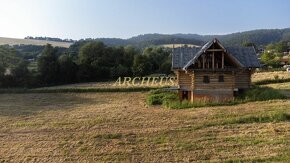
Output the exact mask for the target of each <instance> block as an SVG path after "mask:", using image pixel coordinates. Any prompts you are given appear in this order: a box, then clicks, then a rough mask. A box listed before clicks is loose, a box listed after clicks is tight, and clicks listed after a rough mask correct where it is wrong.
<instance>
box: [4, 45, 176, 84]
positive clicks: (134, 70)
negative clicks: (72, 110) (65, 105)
mask: <svg viewBox="0 0 290 163" xmlns="http://www.w3.org/2000/svg"><path fill="white" fill-rule="evenodd" d="M31 64H32V63H29V62H28V61H26V60H25V59H24V58H23V56H22V55H21V53H20V52H19V51H17V50H16V49H15V48H13V47H11V46H0V87H39V86H48V85H57V84H67V83H76V82H92V81H107V80H113V79H117V78H118V77H125V76H146V75H149V74H152V73H165V74H169V73H170V69H171V56H170V50H168V49H165V48H161V47H149V48H145V49H143V50H140V49H137V48H135V47H133V46H125V47H124V46H106V45H105V44H104V43H103V42H98V41H88V42H83V43H78V44H75V45H73V46H71V47H70V48H69V49H67V50H65V51H63V49H59V48H57V47H52V46H51V45H50V44H47V45H46V46H45V47H44V49H43V50H42V51H41V53H40V54H39V55H37V57H36V61H35V67H34V68H33V67H32V66H31Z"/></svg>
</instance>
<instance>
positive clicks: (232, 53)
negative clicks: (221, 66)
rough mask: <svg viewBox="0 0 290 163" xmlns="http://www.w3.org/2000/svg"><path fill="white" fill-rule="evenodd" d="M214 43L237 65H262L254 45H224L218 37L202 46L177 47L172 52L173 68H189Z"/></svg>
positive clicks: (251, 66)
mask: <svg viewBox="0 0 290 163" xmlns="http://www.w3.org/2000/svg"><path fill="white" fill-rule="evenodd" d="M213 44H217V45H218V46H220V47H221V48H222V49H223V50H224V52H226V53H227V54H228V56H229V57H230V58H232V59H233V60H234V61H235V62H236V64H237V65H239V66H240V67H245V68H255V67H260V62H259V60H258V58H257V55H256V52H255V49H254V48H253V47H224V46H223V45H222V44H221V43H220V42H219V41H218V40H217V39H213V40H212V41H209V42H207V43H206V44H205V45H204V46H203V47H201V48H185V47H184V48H176V49H173V54H172V68H173V69H184V70H185V69H187V68H188V67H189V66H190V65H192V64H194V63H195V61H196V60H197V58H198V57H199V56H201V55H202V54H203V53H205V52H206V51H207V50H208V49H209V48H210V47H211V46H212V45H213Z"/></svg>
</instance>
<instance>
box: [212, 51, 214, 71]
mask: <svg viewBox="0 0 290 163" xmlns="http://www.w3.org/2000/svg"><path fill="white" fill-rule="evenodd" d="M212 69H214V51H213V52H212Z"/></svg>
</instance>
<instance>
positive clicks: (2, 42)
mask: <svg viewBox="0 0 290 163" xmlns="http://www.w3.org/2000/svg"><path fill="white" fill-rule="evenodd" d="M6 44H8V45H20V44H23V45H46V44H51V45H52V46H58V47H65V48H69V46H70V45H71V44H72V43H68V42H56V41H45V40H31V39H18V38H6V37H0V45H6Z"/></svg>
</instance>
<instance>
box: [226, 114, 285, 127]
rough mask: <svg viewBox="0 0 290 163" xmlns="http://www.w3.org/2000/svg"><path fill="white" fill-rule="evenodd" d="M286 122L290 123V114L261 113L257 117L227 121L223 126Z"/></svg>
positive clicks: (248, 116)
mask: <svg viewBox="0 0 290 163" xmlns="http://www.w3.org/2000/svg"><path fill="white" fill-rule="evenodd" d="M285 121H290V114H288V113H286V112H282V111H280V112H269V113H260V114H257V115H247V116H240V117H235V118H231V119H227V120H225V121H224V122H222V125H226V124H245V123H268V122H285Z"/></svg>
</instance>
